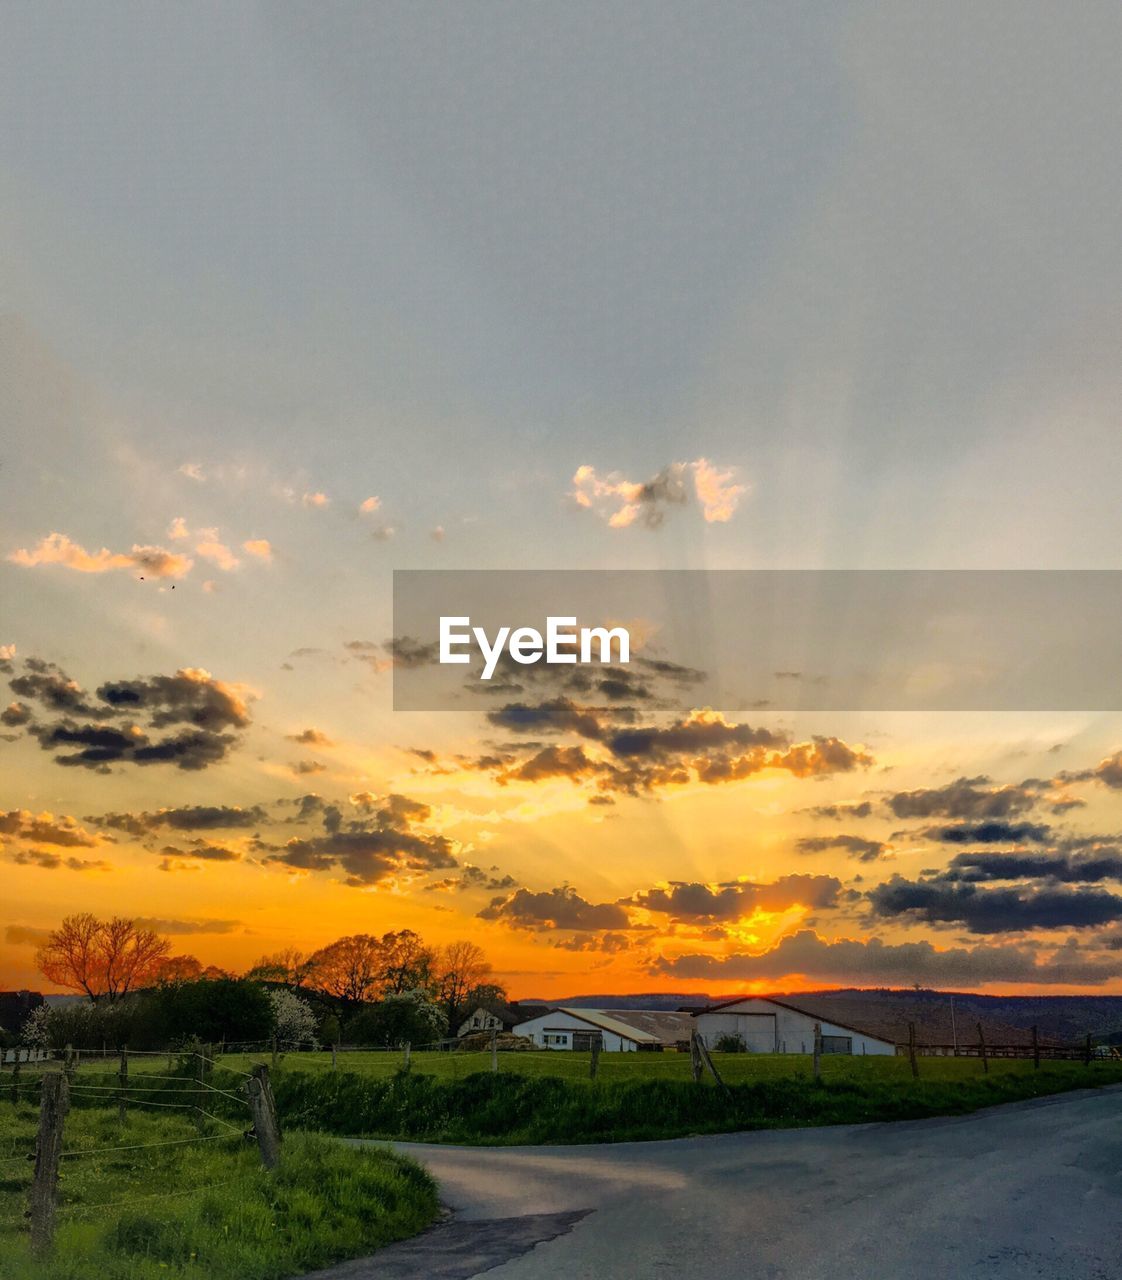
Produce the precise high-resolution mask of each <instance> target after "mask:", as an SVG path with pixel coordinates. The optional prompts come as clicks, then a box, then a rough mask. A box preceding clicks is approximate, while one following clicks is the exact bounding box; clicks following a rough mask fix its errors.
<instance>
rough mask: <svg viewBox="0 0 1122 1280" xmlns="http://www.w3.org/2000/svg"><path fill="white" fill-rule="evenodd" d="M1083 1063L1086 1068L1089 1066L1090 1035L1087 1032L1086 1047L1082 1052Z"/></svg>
mask: <svg viewBox="0 0 1122 1280" xmlns="http://www.w3.org/2000/svg"><path fill="white" fill-rule="evenodd" d="M1083 1061H1084V1062H1085V1063H1086V1064H1087V1066H1090V1065H1091V1033H1090V1032H1089V1031H1088V1032H1087V1047H1086V1048H1085V1049H1084V1051H1083Z"/></svg>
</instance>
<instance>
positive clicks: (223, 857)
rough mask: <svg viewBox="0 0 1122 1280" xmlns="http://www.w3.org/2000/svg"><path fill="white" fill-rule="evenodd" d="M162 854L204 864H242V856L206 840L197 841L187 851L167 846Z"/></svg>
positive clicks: (161, 851)
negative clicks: (199, 861)
mask: <svg viewBox="0 0 1122 1280" xmlns="http://www.w3.org/2000/svg"><path fill="white" fill-rule="evenodd" d="M160 853H162V854H163V855H164V856H165V857H167V858H198V859H200V860H201V861H203V862H240V861H241V856H242V855H241V854H240V853H238V852H237V851H236V850H234V849H227V848H226V847H225V845H220V844H209V843H207V842H206V841H204V840H195V841H193V842H192V843H191V844H189V845H188V846H187V847H186V848H185V849H183V848H179V847H178V846H176V845H171V844H166V845H164V847H163V848H162V849H161V850H160Z"/></svg>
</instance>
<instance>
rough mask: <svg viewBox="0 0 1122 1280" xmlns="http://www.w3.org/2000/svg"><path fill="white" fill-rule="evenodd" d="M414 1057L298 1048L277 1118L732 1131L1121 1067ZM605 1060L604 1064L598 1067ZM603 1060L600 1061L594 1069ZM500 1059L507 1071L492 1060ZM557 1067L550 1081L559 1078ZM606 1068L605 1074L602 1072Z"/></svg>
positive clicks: (1116, 1078) (432, 1136) (845, 1120)
mask: <svg viewBox="0 0 1122 1280" xmlns="http://www.w3.org/2000/svg"><path fill="white" fill-rule="evenodd" d="M457 1056H459V1055H455V1054H447V1055H431V1056H428V1057H424V1058H422V1057H421V1055H415V1057H414V1062H413V1069H411V1070H410V1071H409V1072H404V1071H402V1070H401V1069H400V1067H401V1064H400V1060H395V1059H394V1058H393V1057H389V1058H388V1060H387V1056H386V1055H376V1056H371V1057H370V1058H369V1059H367V1058H365V1057H363V1058H360V1057H358V1056H357V1055H356V1057H355V1060H354V1062H353V1063H350V1062H348V1063H347V1064H346V1065H344V1064H343V1063H342V1062H341V1065H340V1069H339V1070H338V1071H337V1072H332V1071H330V1070H322V1069H319V1068H318V1066H317V1067H312V1068H311V1069H309V1067H308V1062H307V1061H306V1060H304V1059H302V1058H300V1057H299V1056H297V1055H293V1057H292V1058H290V1059H288V1060H287V1061H286V1062H284V1063H282V1064H280V1065H279V1066H278V1069H277V1071H276V1072H275V1073H273V1076H272V1080H273V1086H274V1091H275V1093H276V1098H277V1105H278V1107H279V1109H280V1112H281V1116H282V1118H283V1119H284V1120H285V1121H286V1123H288V1124H291V1125H295V1126H298V1127H301V1128H307V1129H320V1130H324V1131H327V1132H332V1133H339V1134H344V1135H352V1136H358V1135H365V1136H370V1137H382V1138H396V1139H409V1140H416V1141H426V1142H458V1143H547V1142H552V1143H577V1142H616V1141H624V1140H643V1139H657V1138H674V1137H682V1136H684V1135H688V1134H696V1133H720V1132H730V1131H736V1130H744V1129H763V1128H790V1127H799V1126H806V1125H822V1124H849V1123H865V1122H869V1121H884V1120H906V1119H920V1118H923V1117H926V1116H936V1115H959V1114H963V1113H965V1112H969V1111H974V1110H977V1109H978V1108H980V1107H985V1106H992V1105H995V1104H997V1103H1001V1102H1013V1101H1018V1100H1020V1099H1024V1098H1033V1097H1038V1096H1041V1095H1044V1094H1050V1093H1060V1092H1063V1091H1065V1090H1069V1089H1078V1088H1084V1087H1095V1086H1101V1085H1106V1084H1116V1083H1120V1082H1122V1063H1111V1062H1094V1063H1092V1064H1091V1065H1090V1066H1084V1065H1083V1064H1082V1063H1069V1062H1050V1063H1043V1064H1042V1065H1041V1067H1040V1069H1039V1070H1034V1069H1033V1066H1032V1063H1031V1062H1024V1061H1016V1060H1002V1061H997V1062H993V1063H991V1064H990V1071H989V1072H988V1073H985V1072H983V1070H982V1064H981V1062H980V1061H978V1060H976V1059H974V1060H971V1059H965V1058H959V1059H954V1058H928V1059H924V1060H923V1061H922V1063H921V1066H920V1072H921V1074H920V1078H919V1079H918V1080H913V1079H912V1076H911V1072H910V1069H909V1065H908V1062H907V1060H906V1059H902V1058H901V1059H897V1058H890V1057H876V1058H873V1057H869V1058H842V1057H838V1058H832V1059H830V1060H826V1061H824V1062H823V1064H822V1066H823V1070H822V1081H821V1083H819V1084H816V1083H815V1081H814V1080H813V1077H812V1068H811V1063H810V1061H809V1060H808V1059H806V1058H803V1057H796V1056H794V1055H791V1056H790V1057H782V1056H780V1057H773V1056H770V1055H751V1054H732V1055H728V1056H726V1057H722V1058H719V1059H718V1060H717V1062H718V1069H719V1070H721V1071H722V1072H723V1074H724V1077H725V1080H726V1083H727V1085H728V1090H727V1092H722V1091H721V1090H719V1089H718V1088H716V1087H715V1086H714V1084H713V1083H712V1082H711V1081H709V1080H706V1081H704V1082H702V1083H701V1084H695V1083H694V1082H693V1081H692V1080H691V1079H690V1078H689V1063H688V1058H687V1057H686V1055H678V1054H673V1055H669V1054H661V1055H659V1054H651V1055H647V1054H618V1055H610V1056H609V1055H603V1056H602V1057H601V1060H600V1066H601V1073H600V1076H599V1078H598V1079H597V1080H596V1081H589V1079H588V1059H587V1057H582V1055H579V1054H573V1053H568V1052H565V1053H560V1052H558V1053H548V1052H543V1053H540V1054H528V1053H524V1054H517V1053H512V1054H510V1055H509V1056H508V1057H507V1058H505V1059H504V1058H503V1057H502V1055H500V1058H499V1065H500V1071H499V1072H498V1073H492V1072H491V1071H490V1057H489V1055H487V1054H482V1055H462V1058H461V1061H460V1062H457V1061H456V1060H455V1059H456V1058H457ZM605 1059H609V1061H608V1062H607V1063H606V1062H605ZM605 1067H606V1069H605ZM502 1068H506V1069H502ZM562 1072H565V1073H568V1074H567V1076H563V1075H562V1074H561V1073H562ZM609 1073H610V1074H609Z"/></svg>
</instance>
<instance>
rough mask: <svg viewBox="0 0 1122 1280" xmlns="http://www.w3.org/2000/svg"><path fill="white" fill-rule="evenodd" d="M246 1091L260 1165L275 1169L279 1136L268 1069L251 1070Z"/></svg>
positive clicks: (259, 1066) (261, 1067)
mask: <svg viewBox="0 0 1122 1280" xmlns="http://www.w3.org/2000/svg"><path fill="white" fill-rule="evenodd" d="M246 1089H247V1090H248V1092H249V1106H250V1110H251V1111H252V1112H253V1132H254V1135H255V1137H256V1138H257V1149H258V1150H259V1151H260V1152H261V1163H262V1164H263V1165H264V1166H265V1168H266V1169H275V1168H276V1167H277V1164H278V1162H279V1161H280V1144H281V1135H280V1126H279V1125H278V1124H277V1108H276V1103H275V1102H274V1101H273V1090H272V1086H271V1085H270V1084H269V1068H268V1067H267V1066H265V1064H264V1063H261V1064H259V1065H258V1066H256V1067H254V1068H253V1075H252V1076H251V1077H250V1078H249V1079H248V1080H247V1081H246Z"/></svg>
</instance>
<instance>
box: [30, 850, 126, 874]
mask: <svg viewBox="0 0 1122 1280" xmlns="http://www.w3.org/2000/svg"><path fill="white" fill-rule="evenodd" d="M8 858H9V860H10V861H11V862H15V863H18V865H19V866H21V867H41V868H42V869H43V870H44V871H59V870H62V869H65V870H67V871H112V870H113V868H112V867H111V866H110V865H109V863H108V862H105V861H104V860H102V859H101V858H75V857H73V856H71V857H67V858H64V857H62V855H61V854H57V853H48V852H47V851H46V850H44V849H17V850H16V851H15V852H14V853H9V854H8Z"/></svg>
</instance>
